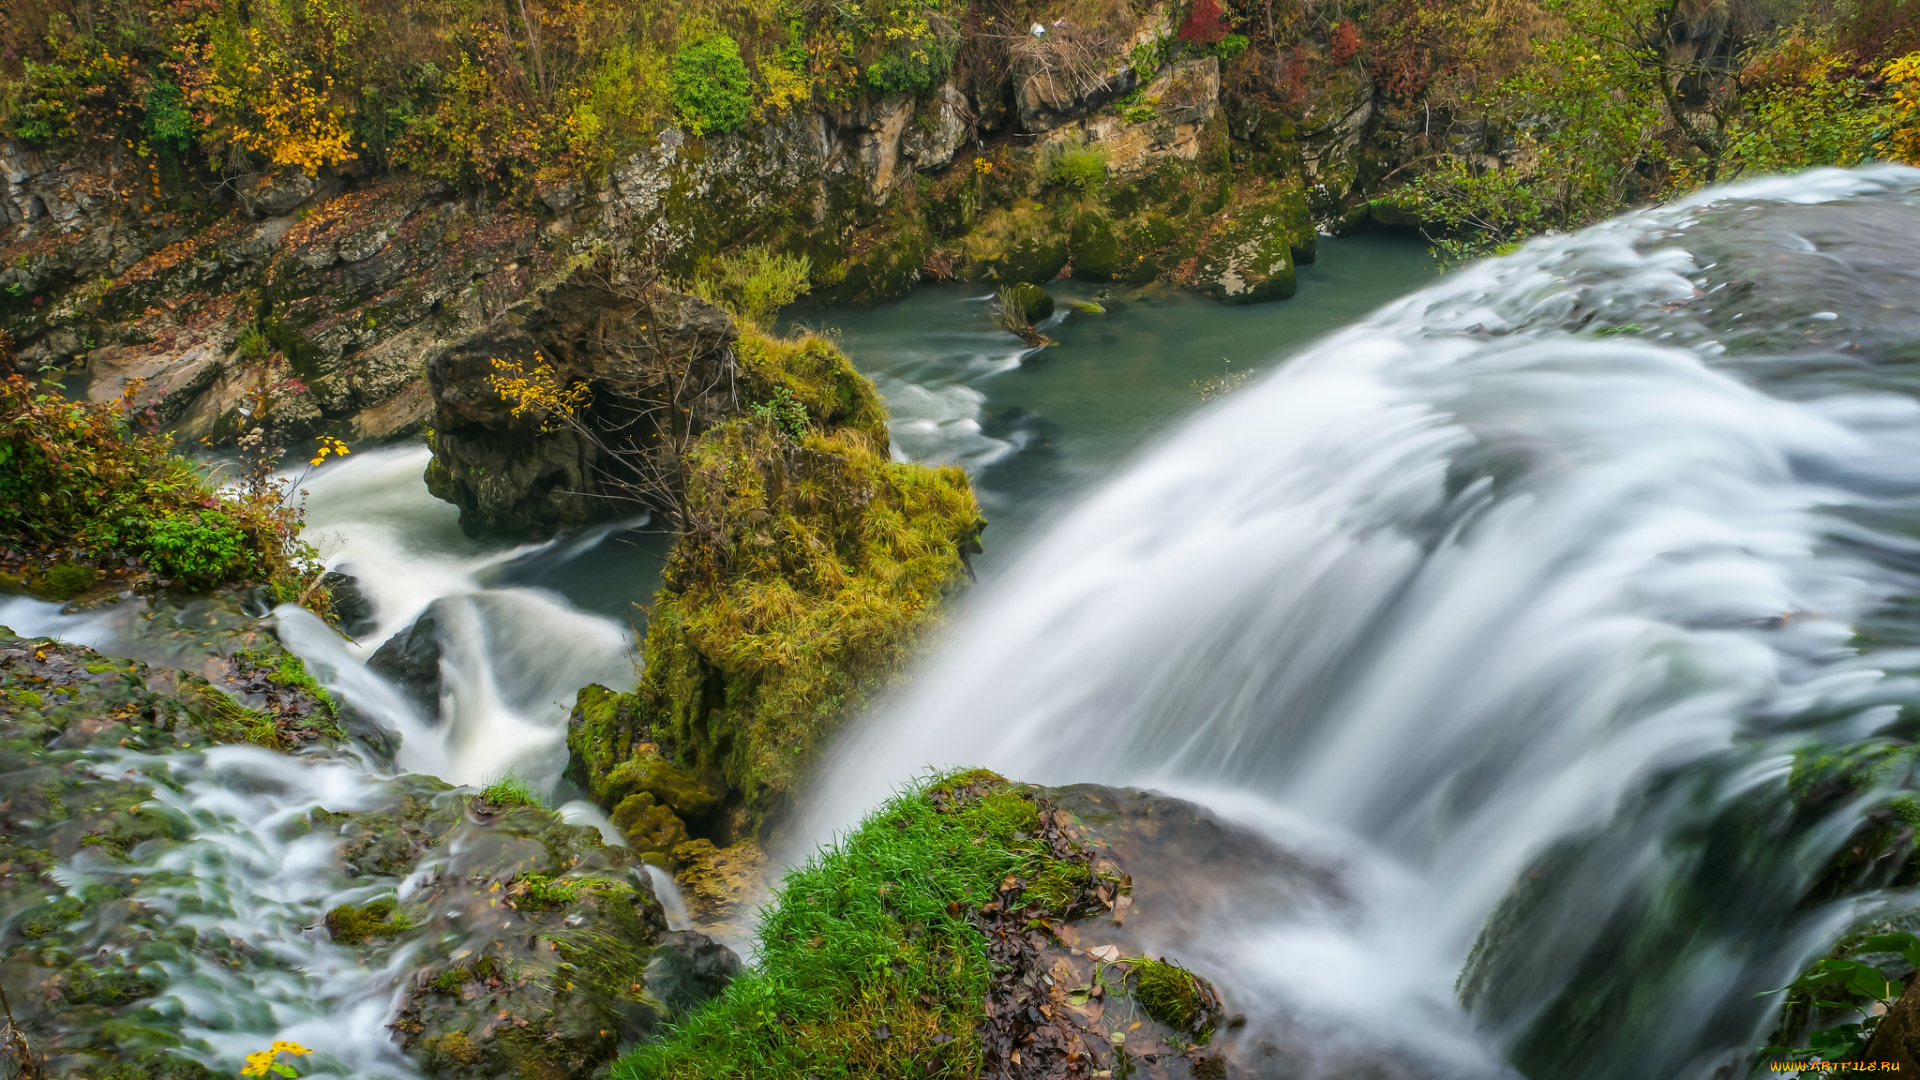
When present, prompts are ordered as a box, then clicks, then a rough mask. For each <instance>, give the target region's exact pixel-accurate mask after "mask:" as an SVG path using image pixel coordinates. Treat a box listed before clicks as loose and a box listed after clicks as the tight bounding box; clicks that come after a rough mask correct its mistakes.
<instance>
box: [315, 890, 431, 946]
mask: <svg viewBox="0 0 1920 1080" xmlns="http://www.w3.org/2000/svg"><path fill="white" fill-rule="evenodd" d="M412 926H413V923H412V922H411V921H410V920H408V919H407V917H406V916H405V915H402V914H400V913H399V904H398V903H397V902H396V901H394V900H393V899H391V898H387V899H381V900H375V901H373V902H372V903H370V904H364V905H362V906H360V907H354V906H352V905H350V904H342V905H340V906H339V907H337V908H334V909H333V910H332V911H329V912H327V933H328V935H329V936H331V937H332V938H333V940H334V941H335V942H336V943H338V944H341V945H363V944H365V943H366V942H368V941H369V940H371V939H373V938H376V937H392V936H394V935H395V934H399V933H401V932H402V931H405V930H407V929H409V928H410V927H412Z"/></svg>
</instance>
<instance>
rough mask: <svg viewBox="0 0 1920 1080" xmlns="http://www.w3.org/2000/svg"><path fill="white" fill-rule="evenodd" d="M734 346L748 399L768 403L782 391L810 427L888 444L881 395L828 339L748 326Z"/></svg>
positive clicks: (884, 409)
mask: <svg viewBox="0 0 1920 1080" xmlns="http://www.w3.org/2000/svg"><path fill="white" fill-rule="evenodd" d="M734 348H735V350H736V353H737V354H738V356H739V359H740V368H741V375H742V379H743V383H744V385H743V386H742V389H743V390H744V391H745V396H746V397H747V398H748V400H751V401H769V400H772V399H773V398H774V397H775V395H776V394H777V393H778V392H780V391H785V393H786V394H787V396H788V397H789V398H790V399H791V400H794V401H797V402H799V403H800V404H801V405H802V406H803V407H804V408H805V409H806V410H807V418H808V419H809V420H810V421H811V422H812V425H813V426H814V427H816V428H820V429H832V428H838V427H847V428H852V429H854V430H856V431H858V432H860V433H861V434H862V435H864V436H866V437H867V438H868V439H870V440H872V441H874V442H877V443H879V444H881V445H882V446H884V445H886V442H887V410H886V406H885V405H884V404H882V403H881V401H880V395H879V394H878V393H877V392H875V390H874V389H873V383H871V382H869V381H868V380H867V377H866V376H864V375H862V374H860V372H859V371H858V370H856V369H855V368H854V366H853V364H852V362H850V361H849V360H848V359H847V357H846V354H845V353H843V352H841V351H840V350H839V349H837V348H835V347H834V345H833V343H832V342H830V341H828V340H827V339H826V338H823V337H820V336H818V335H814V334H799V335H795V336H792V337H784V338H782V337H774V336H772V335H770V334H765V333H761V332H759V331H756V330H753V329H751V328H747V329H744V330H743V331H742V332H741V334H740V339H739V341H738V342H737V343H736V345H735V346H734Z"/></svg>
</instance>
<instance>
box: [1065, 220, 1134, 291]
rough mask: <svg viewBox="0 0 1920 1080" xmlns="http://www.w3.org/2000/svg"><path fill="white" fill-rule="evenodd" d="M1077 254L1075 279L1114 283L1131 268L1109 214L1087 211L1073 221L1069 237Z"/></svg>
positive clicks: (1074, 259) (1074, 263)
mask: <svg viewBox="0 0 1920 1080" xmlns="http://www.w3.org/2000/svg"><path fill="white" fill-rule="evenodd" d="M1068 245H1069V247H1071V249H1072V251H1073V276H1074V278H1075V279H1076V280H1079V281H1113V280H1116V279H1118V278H1121V277H1124V276H1125V274H1126V271H1127V270H1129V269H1131V267H1130V266H1128V262H1129V261H1130V260H1128V259H1127V258H1126V255H1125V251H1124V249H1123V248H1122V247H1121V244H1120V240H1119V238H1118V237H1116V236H1115V235H1114V233H1113V222H1112V221H1110V220H1108V218H1107V216H1106V215H1105V214H1101V213H1096V212H1094V211H1087V212H1085V213H1082V214H1081V215H1080V216H1079V217H1076V218H1074V219H1073V232H1072V233H1071V234H1070V235H1069V237H1068Z"/></svg>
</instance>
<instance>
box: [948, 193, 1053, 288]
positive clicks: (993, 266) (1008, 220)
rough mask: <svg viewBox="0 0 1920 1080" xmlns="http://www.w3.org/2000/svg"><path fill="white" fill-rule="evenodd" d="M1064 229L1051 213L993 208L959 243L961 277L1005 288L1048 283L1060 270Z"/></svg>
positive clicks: (1039, 209)
mask: <svg viewBox="0 0 1920 1080" xmlns="http://www.w3.org/2000/svg"><path fill="white" fill-rule="evenodd" d="M1068 239H1069V238H1068V231H1067V228H1066V227H1065V223H1063V222H1062V221H1061V220H1060V215H1059V213H1058V212H1057V211H1055V210H1053V209H1051V208H1048V207H1042V206H1038V205H1036V204H1023V205H1021V206H1018V207H1015V208H1014V209H1012V210H996V211H994V212H993V213H992V214H990V215H988V216H987V217H986V218H985V219H984V220H982V221H981V223H980V225H979V227H978V228H976V229H974V230H973V231H972V232H971V233H968V234H967V235H966V237H965V238H964V239H963V241H962V254H963V260H962V263H961V265H960V267H959V272H960V275H961V276H962V277H966V278H969V279H971V280H974V281H992V282H999V283H1001V284H1010V283H1013V282H1016V281H1028V282H1034V283H1036V284H1038V283H1041V282H1047V281H1052V280H1053V279H1054V278H1056V277H1059V276H1060V271H1061V270H1064V269H1066V266H1067V260H1068V258H1069V256H1070V250H1069V246H1068Z"/></svg>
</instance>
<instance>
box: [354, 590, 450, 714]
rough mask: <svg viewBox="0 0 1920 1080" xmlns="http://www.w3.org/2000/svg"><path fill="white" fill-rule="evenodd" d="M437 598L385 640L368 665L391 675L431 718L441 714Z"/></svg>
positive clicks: (396, 683)
mask: <svg viewBox="0 0 1920 1080" xmlns="http://www.w3.org/2000/svg"><path fill="white" fill-rule="evenodd" d="M438 606H439V602H438V601H435V602H434V603H432V604H429V605H427V610H425V611H423V612H421V613H420V617H419V618H417V619H415V620H413V625H412V626H409V627H407V628H406V629H405V630H402V631H400V632H399V633H397V634H395V635H393V636H392V637H390V638H388V639H387V640H386V641H384V642H382V643H381V645H380V647H379V648H378V649H375V650H374V652H373V655H372V656H369V657H367V667H368V668H370V669H372V670H374V671H376V672H379V673H380V674H381V675H384V676H386V677H387V679H388V680H390V681H391V682H392V683H393V684H394V685H396V686H398V687H399V688H400V689H401V690H402V691H403V692H404V693H405V694H406V695H407V697H408V698H410V699H412V701H413V702H414V703H415V704H416V705H419V706H420V711H421V712H422V713H424V714H425V715H426V716H427V717H429V718H433V717H437V716H439V715H440V636H439V621H438V619H437V618H436V615H435V611H434V609H435V608H436V607H438Z"/></svg>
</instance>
